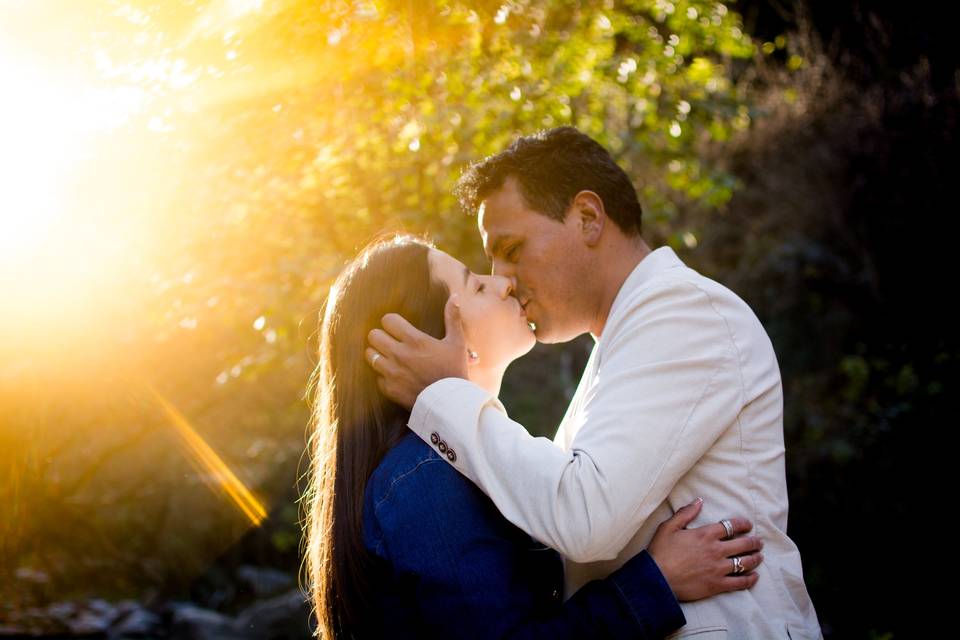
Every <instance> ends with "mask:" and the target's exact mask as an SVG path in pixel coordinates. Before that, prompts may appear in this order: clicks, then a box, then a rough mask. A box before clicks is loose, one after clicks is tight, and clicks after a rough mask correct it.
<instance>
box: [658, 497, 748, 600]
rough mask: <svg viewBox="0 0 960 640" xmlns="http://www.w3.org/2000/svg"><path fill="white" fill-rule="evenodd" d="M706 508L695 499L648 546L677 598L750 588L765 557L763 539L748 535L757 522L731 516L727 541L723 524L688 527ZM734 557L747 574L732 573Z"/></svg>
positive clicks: (690, 598) (699, 596)
mask: <svg viewBox="0 0 960 640" xmlns="http://www.w3.org/2000/svg"><path fill="white" fill-rule="evenodd" d="M701 507H703V500H702V499H697V500H695V501H694V502H692V503H690V504H688V505H687V506H685V507H683V508H682V509H680V510H679V511H677V512H676V513H675V514H673V516H672V517H671V518H670V519H668V520H665V521H663V522H662V523H661V524H660V526H659V527H657V532H656V533H655V534H654V536H653V540H651V541H650V545H649V546H648V547H647V552H648V553H649V554H650V555H651V556H652V557H653V559H654V561H655V562H656V563H657V566H659V567H660V572H661V573H663V575H664V577H665V578H666V579H667V583H669V585H670V588H671V589H673V593H674V595H676V596H677V600H679V601H681V602H689V601H692V600H700V599H702V598H707V597H709V596H713V595H716V594H718V593H724V592H726V591H736V590H739V589H749V588H750V587H752V586H753V585H755V584H756V583H757V580H758V579H759V576H758V575H757V574H756V573H755V572H754V571H753V570H754V569H756V568H757V565H759V564H760V563H761V562H762V561H763V554H762V553H760V549H762V548H763V541H762V540H760V538H758V537H756V536H742V537H736V536H739V535H740V534H744V533H747V532H748V531H750V530H751V529H752V528H753V524H752V523H751V522H750V521H749V520H747V519H745V518H729V521H730V523H731V524H733V535H734V538H733V539H731V540H724V538H725V537H726V535H727V532H726V529H725V528H724V526H723V525H722V524H720V523H719V522H716V523H713V524H708V525H704V526H702V527H696V528H695V529H686V528H685V527H686V526H687V525H688V524H689V523H690V522H692V521H693V519H694V518H696V517H697V514H698V513H700V509H701ZM733 556H740V560H741V563H742V565H743V572H742V573H740V574H738V575H734V574H733V569H734V562H733V560H732V558H733Z"/></svg>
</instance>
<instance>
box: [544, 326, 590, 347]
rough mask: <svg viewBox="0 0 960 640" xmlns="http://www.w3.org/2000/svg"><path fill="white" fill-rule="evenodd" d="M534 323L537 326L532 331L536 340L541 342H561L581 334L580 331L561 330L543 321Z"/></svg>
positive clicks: (568, 340)
mask: <svg viewBox="0 0 960 640" xmlns="http://www.w3.org/2000/svg"><path fill="white" fill-rule="evenodd" d="M536 325H537V328H536V330H535V331H534V332H533V333H534V335H536V336H537V342H539V343H541V344H561V343H563V342H570V341H571V340H573V339H574V338H578V337H579V336H581V335H583V332H582V331H581V332H580V333H574V332H570V331H563V330H562V329H558V328H557V327H554V326H551V325H550V324H549V323H545V322H538V323H536Z"/></svg>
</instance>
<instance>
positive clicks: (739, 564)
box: [732, 556, 743, 575]
mask: <svg viewBox="0 0 960 640" xmlns="http://www.w3.org/2000/svg"><path fill="white" fill-rule="evenodd" d="M732 559H733V575H740V574H741V573H743V561H742V560H740V556H733V558H732Z"/></svg>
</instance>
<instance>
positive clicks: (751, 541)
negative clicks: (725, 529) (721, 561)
mask: <svg viewBox="0 0 960 640" xmlns="http://www.w3.org/2000/svg"><path fill="white" fill-rule="evenodd" d="M720 548H721V549H722V550H723V555H724V556H726V557H728V558H729V557H730V556H739V555H743V554H744V553H753V552H754V551H760V549H763V540H761V539H760V538H758V537H757V536H743V537H742V538H734V539H733V540H722V541H721V542H720Z"/></svg>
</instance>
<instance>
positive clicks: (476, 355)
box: [467, 349, 480, 362]
mask: <svg viewBox="0 0 960 640" xmlns="http://www.w3.org/2000/svg"><path fill="white" fill-rule="evenodd" d="M467 355H468V356H470V359H471V360H473V361H474V362H476V361H477V360H479V359H480V354H479V353H477V352H476V351H474V350H472V349H467Z"/></svg>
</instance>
